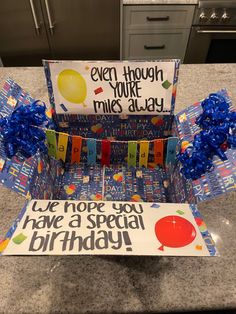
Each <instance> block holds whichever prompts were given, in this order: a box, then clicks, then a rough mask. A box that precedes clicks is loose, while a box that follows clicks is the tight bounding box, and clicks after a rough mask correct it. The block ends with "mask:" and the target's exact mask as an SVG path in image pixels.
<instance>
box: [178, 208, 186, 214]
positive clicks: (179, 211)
mask: <svg viewBox="0 0 236 314" xmlns="http://www.w3.org/2000/svg"><path fill="white" fill-rule="evenodd" d="M176 213H177V214H180V215H184V214H185V213H184V212H183V211H182V210H180V209H178V210H176Z"/></svg>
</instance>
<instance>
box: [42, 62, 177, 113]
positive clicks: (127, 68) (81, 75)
mask: <svg viewBox="0 0 236 314" xmlns="http://www.w3.org/2000/svg"><path fill="white" fill-rule="evenodd" d="M44 63H45V64H47V65H48V67H49V70H50V77H48V78H47V79H48V86H50V87H49V92H50V93H53V95H51V96H53V98H54V101H53V102H54V103H55V108H56V112H57V113H63V114H72V113H74V114H118V115H121V114H129V115H143V114H148V115H156V114H170V112H171V111H172V109H173V107H174V102H175V93H176V82H177V64H178V60H176V61H164V62H160V61H153V62H135V61H133V62H127V61H125V62H102V61H99V62H88V61H86V62H85V61H54V62H53V61H44ZM51 87H52V88H51ZM51 98H52V97H51Z"/></svg>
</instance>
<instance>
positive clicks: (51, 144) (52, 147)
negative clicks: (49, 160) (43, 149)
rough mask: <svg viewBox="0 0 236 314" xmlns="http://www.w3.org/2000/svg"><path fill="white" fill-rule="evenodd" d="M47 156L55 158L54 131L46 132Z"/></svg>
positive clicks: (55, 143)
mask: <svg viewBox="0 0 236 314" xmlns="http://www.w3.org/2000/svg"><path fill="white" fill-rule="evenodd" d="M46 138H47V144H48V155H49V156H51V157H55V158H57V138H56V133H55V131H54V130H46Z"/></svg>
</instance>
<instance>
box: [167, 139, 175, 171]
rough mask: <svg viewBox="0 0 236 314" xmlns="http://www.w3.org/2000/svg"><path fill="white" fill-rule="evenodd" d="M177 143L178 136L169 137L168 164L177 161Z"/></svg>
mask: <svg viewBox="0 0 236 314" xmlns="http://www.w3.org/2000/svg"><path fill="white" fill-rule="evenodd" d="M177 143H178V139H177V138H168V142H167V149H166V164H167V165H168V164H173V163H175V159H176V146H177Z"/></svg>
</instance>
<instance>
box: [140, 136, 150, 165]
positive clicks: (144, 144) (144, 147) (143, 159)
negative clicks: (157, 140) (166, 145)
mask: <svg viewBox="0 0 236 314" xmlns="http://www.w3.org/2000/svg"><path fill="white" fill-rule="evenodd" d="M148 153H149V142H148V141H141V142H140V148H139V167H143V166H144V167H145V168H147V164H148Z"/></svg>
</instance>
